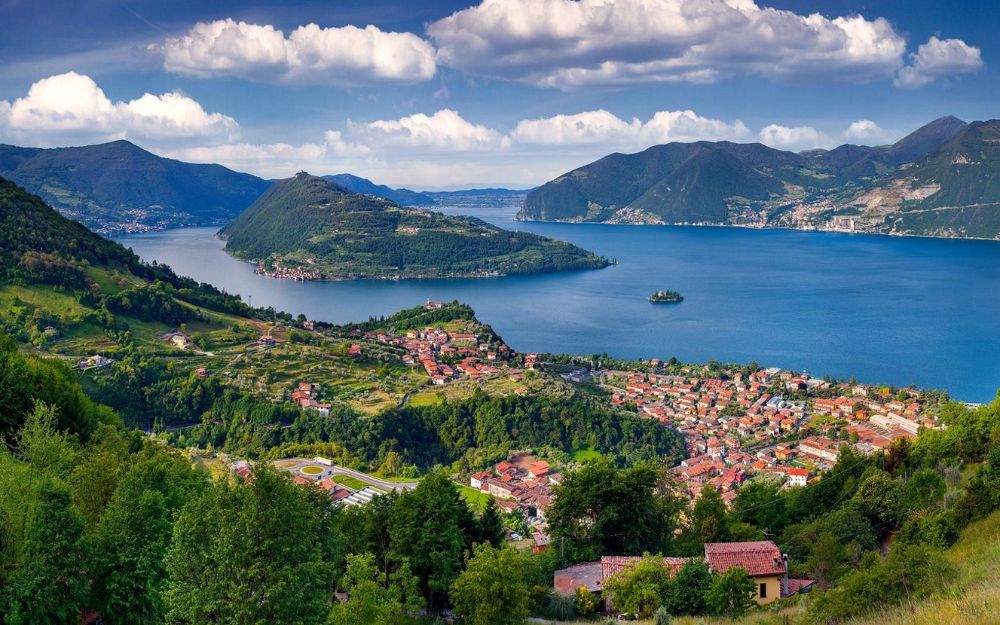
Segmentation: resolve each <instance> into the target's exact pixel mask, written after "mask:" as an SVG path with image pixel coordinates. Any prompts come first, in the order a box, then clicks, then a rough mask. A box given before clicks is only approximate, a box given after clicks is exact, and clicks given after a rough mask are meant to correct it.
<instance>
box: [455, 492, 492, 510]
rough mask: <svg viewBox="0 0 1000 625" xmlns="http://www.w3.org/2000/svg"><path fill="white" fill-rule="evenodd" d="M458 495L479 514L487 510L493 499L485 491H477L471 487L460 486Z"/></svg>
mask: <svg viewBox="0 0 1000 625" xmlns="http://www.w3.org/2000/svg"><path fill="white" fill-rule="evenodd" d="M458 493H459V494H460V495H461V496H462V499H464V500H465V502H466V503H467V504H469V506H470V507H471V508H473V509H474V510H476V511H478V512H482V511H483V510H485V509H486V506H487V505H489V503H490V499H491V497H490V496H489V495H487V494H486V493H484V492H483V491H481V490H476V489H475V488H472V487H471V486H459V487H458Z"/></svg>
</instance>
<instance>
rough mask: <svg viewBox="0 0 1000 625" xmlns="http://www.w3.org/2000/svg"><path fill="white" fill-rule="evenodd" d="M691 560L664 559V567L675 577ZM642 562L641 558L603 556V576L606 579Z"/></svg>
mask: <svg viewBox="0 0 1000 625" xmlns="http://www.w3.org/2000/svg"><path fill="white" fill-rule="evenodd" d="M690 559H691V558H669V557H666V558H663V564H664V566H667V567H669V568H670V574H671V575H674V574H676V573H677V571H679V570H680V568H681V567H682V566H684V563H685V562H687V561H688V560H690ZM640 560H642V557H641V556H601V574H602V575H603V576H604V579H607V578H609V577H611V576H612V575H614V574H616V573H620V572H621V571H623V570H625V568H627V567H629V566H632V565H633V564H635V563H637V562H639V561H640Z"/></svg>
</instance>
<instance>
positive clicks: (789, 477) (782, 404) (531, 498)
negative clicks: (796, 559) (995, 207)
mask: <svg viewBox="0 0 1000 625" xmlns="http://www.w3.org/2000/svg"><path fill="white" fill-rule="evenodd" d="M444 305H445V304H442V303H440V302H433V301H428V302H427V303H426V304H425V307H426V308H427V309H435V308H440V307H442V306H444ZM306 323H307V324H309V322H306ZM309 325H311V324H309ZM452 327H454V326H452ZM462 329H463V330H465V331H462V332H459V331H454V330H448V329H445V328H444V327H443V326H440V325H438V326H435V325H429V326H427V327H425V328H424V329H421V330H408V331H406V332H405V333H400V334H393V333H389V332H386V331H374V332H366V333H364V334H363V335H362V334H356V335H355V336H354V337H353V339H351V344H350V347H349V350H348V355H350V356H351V357H354V358H359V359H360V358H363V357H364V355H365V349H367V348H366V347H365V346H364V345H365V342H366V341H367V342H374V343H379V344H384V345H389V346H394V347H396V348H400V349H401V350H402V352H403V353H402V355H401V359H402V362H403V363H405V364H406V365H409V366H411V367H414V368H416V367H419V368H421V369H423V371H424V372H425V373H426V375H427V376H428V381H429V384H430V385H432V386H444V385H447V384H451V383H454V382H458V381H461V380H474V381H476V382H478V383H480V384H483V383H485V382H486V381H487V380H492V379H498V378H501V377H504V376H506V377H507V378H508V379H509V380H511V381H514V382H520V381H522V380H524V378H525V374H526V372H527V370H538V375H554V374H555V373H556V372H557V371H559V370H561V367H559V366H556V363H546V362H545V361H544V359H543V357H541V356H540V355H539V354H536V353H529V354H524V355H520V354H517V353H515V352H514V351H513V350H512V349H510V348H509V347H508V346H507V345H506V344H504V343H503V342H502V341H501V340H500V339H499V338H498V337H496V336H494V335H490V336H482V335H481V334H478V333H476V332H474V331H470V330H475V328H474V327H466V328H462ZM161 338H163V340H167V341H171V342H173V343H176V344H178V346H180V343H186V342H187V341H185V339H186V338H187V337H185V336H183V335H181V333H172V334H171V335H170V336H167V335H165V336H164V337H161ZM257 344H258V347H259V348H262V349H268V348H269V347H271V346H273V345H274V339H273V338H271V337H270V336H269V335H268V336H264V337H261V338H260V339H259V340H258V341H257ZM186 346H187V345H184V347H186ZM80 364H81V366H102V365H103V364H104V363H102V362H87V363H80ZM199 375H202V372H201V371H199ZM559 376H560V377H561V378H562V379H563V380H564V381H565V382H567V383H570V384H592V385H594V386H596V387H597V388H598V389H602V390H603V391H604V392H605V394H606V396H607V398H608V401H609V402H610V403H611V404H612V405H614V406H618V407H620V408H622V409H626V410H634V411H635V412H636V413H637V414H639V415H640V416H644V417H647V418H649V419H655V420H657V421H658V422H659V423H661V424H662V425H663V426H664V427H672V428H675V429H676V430H677V431H678V432H679V433H680V434H681V436H682V437H683V440H684V442H685V446H686V450H687V456H688V457H687V459H685V460H683V461H681V462H680V464H679V465H678V466H676V467H674V468H673V469H672V472H673V473H674V474H675V476H676V478H677V484H678V488H679V489H680V494H682V495H684V496H685V497H686V498H687V499H688V500H689V503H690V504H691V505H693V502H694V500H695V499H696V498H697V496H698V495H699V493H700V492H701V491H702V489H703V488H704V487H705V486H706V485H707V486H711V487H712V488H714V489H715V490H716V491H718V492H719V493H720V494H721V496H722V498H723V501H724V502H726V504H727V505H731V504H732V501H733V500H734V499H735V497H736V495H737V491H738V489H739V488H740V486H741V485H742V484H744V483H746V482H748V481H750V480H755V479H764V480H774V481H776V482H777V483H780V484H781V485H782V486H783V487H785V488H796V487H800V486H805V485H806V484H807V483H808V482H809V481H811V480H815V479H820V478H819V476H820V474H821V473H822V472H823V471H826V470H829V469H830V468H832V467H833V466H834V465H835V464H836V463H837V461H838V459H839V455H840V450H841V447H842V446H843V445H848V446H850V447H853V448H854V449H855V450H856V451H858V452H860V453H862V454H865V455H870V454H874V453H877V452H879V451H884V450H886V449H888V448H889V447H890V446H891V445H892V444H893V442H894V441H896V440H898V439H913V438H915V437H916V435H917V433H918V431H919V430H920V428H935V427H939V425H938V424H937V423H936V421H935V419H933V418H931V417H930V416H929V415H928V414H926V411H925V404H927V403H928V401H927V400H928V398H927V397H925V395H924V394H923V393H922V392H920V391H918V390H914V389H900V390H896V391H895V392H893V391H891V390H890V389H889V388H887V387H877V386H869V385H864V384H854V383H836V382H833V381H828V380H822V379H816V378H812V377H810V376H809V375H808V374H807V373H804V372H802V373H796V372H792V371H786V370H781V369H778V368H766V369H765V368H759V369H756V370H753V369H750V368H738V367H729V368H722V369H719V368H715V369H710V368H709V367H708V366H700V365H690V366H684V365H678V364H676V363H673V362H671V363H668V362H664V361H661V360H658V359H653V360H648V361H643V362H637V363H635V365H634V367H629V368H622V369H605V370H601V369H597V370H594V369H576V370H573V371H570V372H563V373H559ZM513 392H515V393H517V394H522V395H523V394H526V393H528V392H529V391H528V389H527V387H526V386H522V385H518V386H516V387H515V388H514V390H513ZM322 395H323V392H322V388H321V386H320V385H318V384H316V383H313V382H308V381H306V382H299V383H298V384H297V385H296V386H295V388H294V390H293V391H292V393H291V398H292V399H293V400H294V401H295V402H296V403H298V405H299V406H300V407H301V408H302V409H303V410H315V411H317V412H318V413H319V414H321V415H324V414H329V411H330V406H329V404H324V403H322V402H320V401H319V400H318V398H320V397H322ZM279 463H284V464H282V465H281V466H282V467H283V468H285V469H286V470H288V471H290V472H291V473H292V474H293V475H294V479H295V481H296V482H298V483H300V484H312V485H313V486H316V487H319V488H322V489H323V490H324V491H326V492H327V493H328V494H329V495H330V497H331V500H332V501H334V502H335V503H336V504H337V505H360V504H364V503H367V502H369V501H370V500H371V499H372V497H374V496H377V495H379V494H381V493H383V492H385V491H386V490H388V489H395V488H411V487H413V486H414V485H415V482H410V483H397V484H392V483H386V482H382V481H380V480H378V479H377V478H374V477H372V476H363V475H362V477H365V478H366V479H365V480H361V481H360V482H359V481H358V479H357V476H358V474H356V472H355V478H354V479H347V480H344V479H343V478H341V477H340V475H337V474H336V469H341V468H337V467H333V468H331V463H330V461H329V460H325V459H323V458H314V459H299V458H297V459H288V460H285V461H279ZM315 465H319V466H315ZM554 465H555V462H554V461H553V460H552V459H545V458H538V457H536V456H533V455H529V454H525V453H521V454H515V455H512V456H511V457H509V458H508V459H506V460H504V461H501V462H498V463H496V464H495V465H494V466H493V467H491V468H489V469H487V470H482V471H478V472H475V473H473V474H471V475H469V476H466V480H467V481H463V482H461V484H462V486H463V487H465V488H469V489H472V490H473V491H475V492H477V493H480V494H481V495H480V496H485V497H489V498H491V499H493V500H494V501H495V502H496V503H497V505H498V507H499V508H500V509H501V510H503V511H504V512H506V513H507V514H508V515H511V516H512V517H513V518H516V519H518V520H519V521H523V522H522V523H520V527H521V528H523V529H522V530H521V531H524V530H527V534H528V535H527V536H521V535H520V534H519V533H518V532H515V531H510V530H509V533H510V538H511V539H512V540H514V541H521V540H523V541H525V542H527V543H528V544H529V545H531V546H532V547H533V549H534V550H535V551H536V552H538V551H541V550H544V549H546V548H548V547H549V537H548V535H547V521H546V513H547V511H548V509H549V508H550V506H551V505H552V501H553V498H554V497H555V487H557V486H558V485H559V484H560V482H561V480H562V473H561V472H560V471H559V467H558V466H554ZM231 468H232V469H233V470H234V471H235V472H237V473H238V474H240V475H245V474H246V472H247V470H248V468H247V466H246V464H245V462H237V463H234V464H233V465H232V467H231ZM565 468H567V469H569V468H571V467H565ZM342 481H346V482H347V483H339V482H342ZM373 485H374V487H373ZM705 559H706V561H707V562H708V563H709V565H710V566H711V567H712V568H713V569H714V570H718V571H720V572H722V571H725V570H726V569H727V568H730V567H732V566H741V567H743V568H744V569H746V570H747V571H749V572H750V576H751V577H752V578H754V579H755V581H756V583H757V584H758V590H757V601H758V603H769V602H770V601H773V600H776V599H778V598H781V597H785V596H788V595H790V594H794V593H796V592H802V591H807V590H808V589H809V587H810V586H811V584H812V581H811V580H794V579H789V578H788V573H787V571H788V566H787V560H786V558H785V556H784V555H783V554H781V553H780V551H779V550H778V548H777V547H776V546H775V545H774V543H773V542H771V541H757V542H751V543H718V544H706V545H705ZM636 560H637V557H604V558H602V559H601V560H600V561H596V562H589V563H582V564H578V565H574V566H573V567H569V568H568V569H563V570H560V571H557V572H556V575H555V578H554V586H555V589H556V592H560V590H561V589H562V590H564V591H567V592H568V591H569V589H572V590H573V591H575V590H576V589H578V588H579V587H580V586H586V587H587V588H588V589H590V590H591V591H592V592H595V593H599V592H600V591H601V590H602V588H603V583H604V581H605V580H607V579H608V578H609V577H610V576H611V575H614V574H615V573H616V572H618V571H620V570H622V568H623V567H625V566H629V565H630V564H632V563H634V562H635V561H636ZM666 564H668V565H669V566H670V567H671V568H674V569H676V568H679V567H680V566H681V565H682V564H683V559H678V558H667V559H666Z"/></svg>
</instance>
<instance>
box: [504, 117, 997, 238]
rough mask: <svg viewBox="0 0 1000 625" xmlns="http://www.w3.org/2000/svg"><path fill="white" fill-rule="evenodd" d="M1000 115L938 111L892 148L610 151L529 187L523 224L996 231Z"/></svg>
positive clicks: (720, 146) (724, 146) (708, 146)
mask: <svg viewBox="0 0 1000 625" xmlns="http://www.w3.org/2000/svg"><path fill="white" fill-rule="evenodd" d="M998 145H1000V122H998V121H988V122H974V123H972V124H966V123H965V122H963V121H961V120H959V119H956V118H954V117H942V118H940V119H937V120H934V121H933V122H931V123H929V124H926V125H925V126H922V127H921V128H918V129H917V130H915V131H914V132H912V133H910V134H909V135H907V136H906V137H904V138H902V139H900V140H899V141H897V142H896V143H894V144H893V145H889V146H878V147H868V146H858V145H842V146H839V147H837V148H835V149H832V150H812V151H807V152H801V153H798V154H796V153H792V152H787V151H782V150H775V149H772V148H768V147H766V146H763V145H760V144H735V143H729V142H725V141H722V142H708V141H699V142H696V143H669V144H666V145H658V146H653V147H651V148H649V149H647V150H644V151H642V152H639V153H636V154H611V155H609V156H606V157H604V158H602V159H600V160H598V161H595V162H593V163H590V164H588V165H584V166H583V167H580V168H578V169H575V170H573V171H571V172H568V173H566V174H564V175H562V176H559V177H558V178H556V179H555V180H552V181H551V182H548V183H546V184H544V185H542V186H541V187H539V188H537V189H535V190H534V191H532V192H531V193H529V194H528V195H527V197H526V199H525V201H524V204H523V206H522V208H521V210H520V212H519V213H518V218H519V219H524V220H551V221H572V222H608V223H706V224H735V225H751V226H757V227H766V226H780V227H791V228H806V229H816V228H819V229H832V230H849V231H864V232H884V233H892V234H927V235H934V236H961V237H970V236H971V237H985V238H995V237H998V236H1000V148H998Z"/></svg>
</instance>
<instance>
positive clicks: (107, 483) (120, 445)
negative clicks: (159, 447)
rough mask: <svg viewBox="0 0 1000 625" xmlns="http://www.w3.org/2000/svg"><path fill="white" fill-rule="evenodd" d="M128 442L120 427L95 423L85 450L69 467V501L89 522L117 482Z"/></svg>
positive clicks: (93, 521) (99, 512)
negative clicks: (70, 486)
mask: <svg viewBox="0 0 1000 625" xmlns="http://www.w3.org/2000/svg"><path fill="white" fill-rule="evenodd" d="M128 452H129V445H128V442H127V441H126V439H125V437H124V436H123V435H122V433H121V431H120V430H119V429H117V428H113V427H111V426H109V425H103V424H102V425H99V426H98V428H97V430H96V431H95V432H94V435H93V436H92V437H91V444H90V445H89V446H88V447H87V449H86V453H84V454H83V455H82V457H81V458H80V460H79V461H78V462H77V463H76V466H74V467H73V472H72V474H71V476H70V482H71V484H72V486H73V502H74V503H75V504H76V507H77V508H78V509H79V510H80V512H81V513H82V514H83V516H84V518H85V519H86V520H87V523H88V525H89V526H91V527H92V526H94V525H96V524H97V522H98V521H99V520H100V518H101V515H102V514H103V513H104V509H105V508H106V507H107V506H108V502H109V501H111V496H112V495H113V494H114V492H115V488H116V487H117V486H118V478H119V477H120V473H121V471H122V467H123V466H124V464H125V461H126V459H127V458H128Z"/></svg>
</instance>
